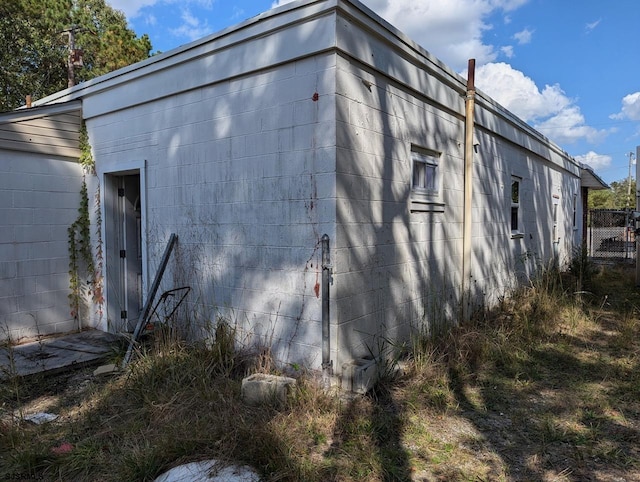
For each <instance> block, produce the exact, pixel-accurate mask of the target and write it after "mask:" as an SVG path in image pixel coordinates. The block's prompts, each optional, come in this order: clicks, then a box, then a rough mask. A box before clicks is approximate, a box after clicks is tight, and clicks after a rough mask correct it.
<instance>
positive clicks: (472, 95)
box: [461, 59, 476, 321]
mask: <svg viewBox="0 0 640 482" xmlns="http://www.w3.org/2000/svg"><path fill="white" fill-rule="evenodd" d="M467 71H468V73H467V95H466V97H465V118H464V131H465V139H464V217H463V234H462V297H461V299H462V319H463V320H465V321H466V320H468V319H469V318H470V316H471V310H470V302H471V300H470V299H469V294H470V289H471V221H472V220H471V208H472V202H471V201H472V195H473V150H474V146H473V126H474V122H473V111H474V107H475V99H476V88H475V71H476V61H475V59H469V67H468V69H467Z"/></svg>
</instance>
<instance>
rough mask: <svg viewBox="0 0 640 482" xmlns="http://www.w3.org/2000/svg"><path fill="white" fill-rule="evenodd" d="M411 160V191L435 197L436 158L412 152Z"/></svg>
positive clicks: (437, 187) (436, 184)
mask: <svg viewBox="0 0 640 482" xmlns="http://www.w3.org/2000/svg"><path fill="white" fill-rule="evenodd" d="M411 158H412V160H413V185H412V187H413V189H414V190H416V191H420V192H423V193H425V194H432V195H437V194H438V192H439V187H440V186H439V185H438V158H437V157H436V156H433V155H429V154H424V153H421V152H415V151H414V152H412V153H411Z"/></svg>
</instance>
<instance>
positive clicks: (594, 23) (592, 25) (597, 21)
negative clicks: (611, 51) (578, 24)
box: [584, 18, 602, 33]
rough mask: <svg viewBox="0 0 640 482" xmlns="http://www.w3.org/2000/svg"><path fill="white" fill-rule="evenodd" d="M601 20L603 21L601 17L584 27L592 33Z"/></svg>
mask: <svg viewBox="0 0 640 482" xmlns="http://www.w3.org/2000/svg"><path fill="white" fill-rule="evenodd" d="M601 21H602V19H601V18H599V19H598V20H596V21H595V22H591V23H588V24H586V25H585V26H584V28H585V30H586V31H587V33H591V32H592V31H593V30H594V29H595V28H596V27H597V26H598V25H599V24H600V22H601Z"/></svg>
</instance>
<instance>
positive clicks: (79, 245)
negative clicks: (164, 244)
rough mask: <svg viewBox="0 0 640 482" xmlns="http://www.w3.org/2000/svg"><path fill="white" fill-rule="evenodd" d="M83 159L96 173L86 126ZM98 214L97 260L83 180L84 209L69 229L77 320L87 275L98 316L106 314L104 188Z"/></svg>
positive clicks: (71, 299) (82, 135) (73, 306)
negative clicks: (103, 263) (103, 225)
mask: <svg viewBox="0 0 640 482" xmlns="http://www.w3.org/2000/svg"><path fill="white" fill-rule="evenodd" d="M79 141H80V157H79V158H78V162H79V163H80V164H81V165H82V167H83V170H84V172H85V175H86V174H87V173H88V174H95V163H94V160H93V156H92V154H91V145H90V144H89V136H88V134H87V128H86V126H85V124H84V123H83V124H82V127H81V128H80V139H79ZM95 205H96V208H95V213H96V224H97V228H96V236H97V240H98V241H97V244H96V261H95V262H94V258H93V255H92V253H91V220H90V219H89V194H88V189H87V182H86V178H85V177H84V176H83V178H82V186H81V188H80V206H79V207H78V217H77V219H76V220H75V221H74V222H73V224H72V225H71V226H69V229H68V241H69V289H70V293H69V304H70V308H71V315H72V316H73V317H74V318H77V317H78V316H79V313H80V305H81V302H82V294H83V293H82V291H83V282H82V277H83V275H85V276H86V279H87V282H88V283H89V285H90V289H89V291H88V294H89V295H91V297H92V299H93V301H94V302H95V303H96V305H97V306H98V313H99V314H100V315H101V314H102V305H103V302H104V299H103V295H102V255H103V251H102V233H101V219H102V218H101V214H100V186H98V189H97V191H96V196H95Z"/></svg>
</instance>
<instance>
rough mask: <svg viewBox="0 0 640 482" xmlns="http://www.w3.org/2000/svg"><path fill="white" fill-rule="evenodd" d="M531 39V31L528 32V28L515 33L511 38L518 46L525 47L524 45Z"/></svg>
mask: <svg viewBox="0 0 640 482" xmlns="http://www.w3.org/2000/svg"><path fill="white" fill-rule="evenodd" d="M532 37H533V30H529V29H528V28H525V29H524V30H522V31H520V32H518V33H516V34H515V35H514V36H513V38H514V39H515V40H516V41H517V42H518V44H520V45H525V44H528V43H531V38H532Z"/></svg>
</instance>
